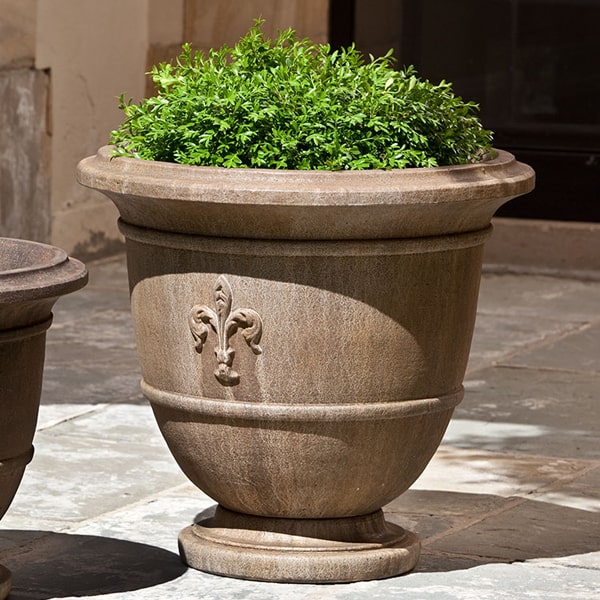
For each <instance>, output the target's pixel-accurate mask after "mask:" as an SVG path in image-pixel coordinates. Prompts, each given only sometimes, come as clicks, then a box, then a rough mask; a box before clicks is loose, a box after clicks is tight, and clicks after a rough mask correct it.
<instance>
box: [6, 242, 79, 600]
mask: <svg viewBox="0 0 600 600" xmlns="http://www.w3.org/2000/svg"><path fill="white" fill-rule="evenodd" d="M86 282H87V271H86V270H85V267H84V266H83V264H82V263H80V262H79V261H77V260H74V259H72V258H69V257H68V256H67V255H66V254H65V252H63V251H62V250H60V249H59V248H55V247H53V246H48V245H46V244H39V243H37V242H30V241H25V240H16V239H9V238H0V518H1V517H2V516H3V515H4V513H5V512H6V511H7V509H8V507H9V505H10V503H11V501H12V499H13V497H14V495H15V493H16V491H17V488H18V486H19V483H20V482H21V478H22V476H23V472H24V471H25V467H26V465H27V463H29V461H30V460H31V458H32V456H33V446H32V445H31V443H32V440H33V434H34V431H35V426H36V422H37V415H38V408H39V401H40V393H41V389H42V372H43V368H44V353H45V344H46V330H47V329H48V327H50V324H51V322H52V307H53V306H54V303H55V302H56V300H57V299H58V298H59V297H60V296H63V295H64V294H68V293H70V292H74V291H75V290H78V289H79V288H81V287H83V286H84V285H85V284H86ZM9 584H10V574H9V573H8V571H7V570H6V569H4V568H3V567H2V566H1V565H0V599H3V598H5V597H6V596H7V595H8V591H9Z"/></svg>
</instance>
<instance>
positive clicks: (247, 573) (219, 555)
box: [179, 506, 420, 583]
mask: <svg viewBox="0 0 600 600" xmlns="http://www.w3.org/2000/svg"><path fill="white" fill-rule="evenodd" d="M179 551H180V554H181V557H182V559H183V560H184V562H186V563H187V564H188V565H189V566H191V567H193V568H195V569H199V570H201V571H207V572H209V573H214V574H216V575H226V576H229V577H237V578H240V579H252V580H257V581H277V582H288V583H343V582H352V581H366V580H371V579H383V578H386V577H392V576H394V575H400V574H402V573H406V572H408V571H410V570H412V569H413V568H414V566H415V565H416V563H417V561H418V559H419V554H420V542H419V540H418V538H417V536H416V535H415V534H414V533H411V532H410V531H406V530H405V529H403V528H402V527H399V526H398V525H394V524H392V523H389V522H387V521H386V520H385V518H384V515H383V512H382V511H381V510H378V511H376V512H374V513H371V514H369V515H364V516H358V517H346V518H339V519H278V518H269V517H257V516H254V515H244V514H241V513H237V512H233V511H230V510H227V509H225V508H223V507H222V506H217V507H213V508H212V509H209V510H207V511H205V512H204V513H202V514H201V515H199V518H198V520H197V522H196V523H195V524H194V525H191V526H189V527H186V528H185V529H183V530H182V531H181V533H180V534H179Z"/></svg>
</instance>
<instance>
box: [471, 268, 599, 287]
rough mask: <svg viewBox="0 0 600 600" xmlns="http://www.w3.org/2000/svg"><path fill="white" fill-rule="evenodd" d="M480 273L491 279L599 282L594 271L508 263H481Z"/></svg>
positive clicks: (597, 273) (597, 274) (596, 272)
mask: <svg viewBox="0 0 600 600" xmlns="http://www.w3.org/2000/svg"><path fill="white" fill-rule="evenodd" d="M481 272H482V274H483V275H486V276H493V277H501V276H502V275H513V276H518V277H531V276H534V277H547V278H548V279H562V280H564V281H576V282H580V283H598V282H600V271H597V270H595V269H561V268H549V267H536V266H526V265H513V264H510V263H483V266H482V269H481Z"/></svg>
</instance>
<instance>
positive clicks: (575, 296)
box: [479, 273, 600, 322]
mask: <svg viewBox="0 0 600 600" xmlns="http://www.w3.org/2000/svg"><path fill="white" fill-rule="evenodd" d="M599 305H600V282H597V281H595V282H587V281H578V280H576V279H566V278H558V277H543V276H536V275H528V276H522V275H509V274H506V275H501V274H492V273H484V274H483V277H482V279H481V287H480V293H479V312H480V313H485V314H496V315H513V316H518V317H534V318H536V319H537V318H547V319H551V320H560V321H568V322H588V321H590V320H594V319H598V317H599V316H600V315H599V309H598V306H599Z"/></svg>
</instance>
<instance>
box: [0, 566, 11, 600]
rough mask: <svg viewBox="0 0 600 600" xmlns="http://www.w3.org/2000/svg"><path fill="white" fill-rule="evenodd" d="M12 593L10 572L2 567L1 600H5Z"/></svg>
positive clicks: (0, 580)
mask: <svg viewBox="0 0 600 600" xmlns="http://www.w3.org/2000/svg"><path fill="white" fill-rule="evenodd" d="M9 592H10V571H9V570H8V569H6V568H5V567H3V566H2V565H0V600H5V598H7V597H8V594H9Z"/></svg>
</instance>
